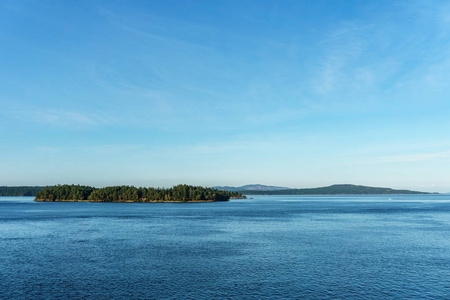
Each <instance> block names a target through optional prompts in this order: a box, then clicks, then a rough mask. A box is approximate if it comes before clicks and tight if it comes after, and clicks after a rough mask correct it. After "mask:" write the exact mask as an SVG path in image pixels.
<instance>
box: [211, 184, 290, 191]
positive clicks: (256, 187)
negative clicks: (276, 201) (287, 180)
mask: <svg viewBox="0 0 450 300" xmlns="http://www.w3.org/2000/svg"><path fill="white" fill-rule="evenodd" d="M214 188H215V189H218V190H224V191H229V192H236V191H279V190H288V189H289V188H287V187H281V186H271V185H262V184H248V185H243V186H215V187H214Z"/></svg>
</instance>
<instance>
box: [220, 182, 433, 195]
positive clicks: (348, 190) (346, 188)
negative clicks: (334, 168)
mask: <svg viewBox="0 0 450 300" xmlns="http://www.w3.org/2000/svg"><path fill="white" fill-rule="evenodd" d="M259 186H260V188H258V189H239V188H233V189H232V190H233V191H236V192H239V193H242V194H246V195H399V194H431V193H425V192H418V191H410V190H394V189H391V188H383V187H370V186H363V185H353V184H335V185H331V186H326V187H318V188H309V189H289V188H283V189H276V190H273V189H270V186H268V188H266V189H264V188H261V185H259ZM244 187H245V186H244ZM262 187H264V186H262ZM223 188H224V190H229V189H227V188H230V187H223ZM241 188H242V187H241Z"/></svg>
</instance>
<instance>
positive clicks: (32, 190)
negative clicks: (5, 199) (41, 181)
mask: <svg viewBox="0 0 450 300" xmlns="http://www.w3.org/2000/svg"><path fill="white" fill-rule="evenodd" d="M43 188H44V187H43V186H0V196H35V195H36V193H37V192H39V191H40V190H42V189H43Z"/></svg>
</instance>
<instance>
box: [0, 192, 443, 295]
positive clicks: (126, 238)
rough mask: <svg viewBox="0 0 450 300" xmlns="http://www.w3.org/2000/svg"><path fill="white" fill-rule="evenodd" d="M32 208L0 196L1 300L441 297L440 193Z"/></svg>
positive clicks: (30, 203)
mask: <svg viewBox="0 0 450 300" xmlns="http://www.w3.org/2000/svg"><path fill="white" fill-rule="evenodd" d="M389 198H391V199H389ZM32 200H33V198H31V197H0V299H17V298H18V299H25V298H26V299H56V298H58V299H61V298H71V299H74V298H78V299H81V298H83V299H84V298H90V299H106V298H108V299H111V298H112V299H118V298H123V299H125V298H135V299H136V298H140V299H142V298H150V299H161V298H165V299H167V298H169V299H170V298H172V299H219V298H227V299H282V298H283V299H293V298H306V299H308V298H309V299H336V298H339V299H349V298H360V299H362V298H364V299H406V298H421V299H426V298H429V299H450V195H409V196H312V197H311V196H254V199H248V200H232V201H229V202H223V203H188V204H182V203H180V204H178V203H147V204H141V203H35V202H33V201H32Z"/></svg>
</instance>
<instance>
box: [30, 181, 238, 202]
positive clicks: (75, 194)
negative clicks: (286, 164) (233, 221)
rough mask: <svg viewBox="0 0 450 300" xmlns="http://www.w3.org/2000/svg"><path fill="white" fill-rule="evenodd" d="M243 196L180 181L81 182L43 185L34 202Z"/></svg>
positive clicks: (212, 199) (207, 199)
mask: <svg viewBox="0 0 450 300" xmlns="http://www.w3.org/2000/svg"><path fill="white" fill-rule="evenodd" d="M239 198H245V196H243V195H242V194H241V193H238V192H228V191H222V190H217V189H214V188H207V187H200V186H192V185H186V184H180V185H177V186H174V187H171V188H167V189H166V188H145V187H139V188H136V187H134V186H125V185H122V186H109V187H104V188H94V187H90V186H83V185H67V184H65V185H56V186H47V187H45V188H44V189H42V190H40V191H39V192H37V193H36V199H35V200H34V201H43V202H46V201H74V202H75V201H86V202H215V201H227V200H229V199H239Z"/></svg>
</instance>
